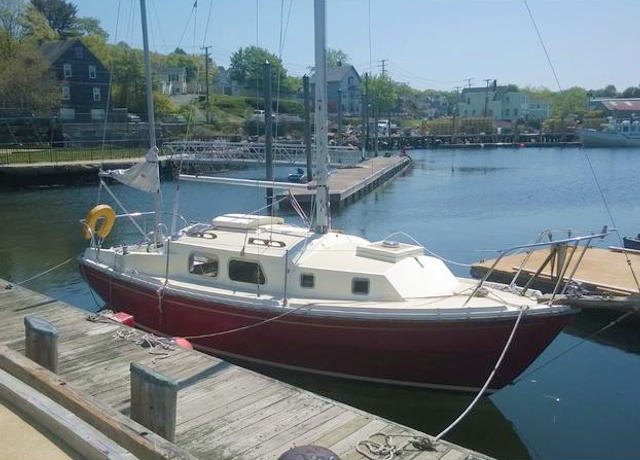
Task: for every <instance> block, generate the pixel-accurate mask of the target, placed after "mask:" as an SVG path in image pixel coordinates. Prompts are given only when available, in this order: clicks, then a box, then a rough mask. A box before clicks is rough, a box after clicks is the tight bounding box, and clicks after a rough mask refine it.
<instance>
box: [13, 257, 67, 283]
mask: <svg viewBox="0 0 640 460" xmlns="http://www.w3.org/2000/svg"><path fill="white" fill-rule="evenodd" d="M73 259H75V256H74V257H69V258H68V259H67V260H65V261H64V262H60V263H59V264H58V265H54V266H53V267H51V268H49V269H47V270H45V271H43V272H40V273H38V274H36V275H33V276H32V277H31V278H27V279H26V280H22V281H20V282H18V283H10V284H8V285H7V286H6V287H5V289H11V288H12V287H13V286H21V285H23V284H26V283H28V282H30V281H33V280H35V279H38V278H40V277H41V276H44V275H46V274H48V273H51V272H52V271H54V270H56V269H58V268H60V267H62V266H63V265H66V264H68V263H69V262H71V261H72V260H73Z"/></svg>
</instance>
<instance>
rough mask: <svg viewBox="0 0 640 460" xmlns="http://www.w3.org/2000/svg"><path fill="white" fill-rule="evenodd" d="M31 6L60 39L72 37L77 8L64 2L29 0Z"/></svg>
mask: <svg viewBox="0 0 640 460" xmlns="http://www.w3.org/2000/svg"><path fill="white" fill-rule="evenodd" d="M31 4H32V5H33V6H34V7H35V8H36V9H37V10H38V11H40V12H41V13H42V15H43V16H44V17H45V18H46V20H47V22H48V23H49V26H50V27H51V28H52V29H53V30H55V31H56V32H57V33H58V35H60V37H62V38H67V37H69V36H71V35H73V26H74V23H75V21H76V14H77V13H78V7H77V6H76V5H74V4H73V3H71V2H66V1H65V0H31Z"/></svg>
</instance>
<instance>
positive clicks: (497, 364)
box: [434, 306, 529, 442]
mask: <svg viewBox="0 0 640 460" xmlns="http://www.w3.org/2000/svg"><path fill="white" fill-rule="evenodd" d="M528 308H529V307H526V306H525V307H522V308H520V312H519V313H518V319H516V322H515V324H514V325H513V329H511V334H510V335H509V338H508V339H507V343H506V344H505V345H504V348H503V349H502V353H500V357H498V360H497V361H496V364H495V366H494V367H493V370H492V371H491V374H489V377H487V380H486V382H484V385H483V386H482V388H481V389H480V391H479V392H478V394H477V395H476V397H475V398H473V401H471V403H470V404H469V406H467V408H466V409H465V410H464V411H463V412H462V413H461V414H460V415H459V416H458V418H456V419H455V420H454V421H453V422H452V423H451V424H450V425H449V426H448V427H446V428H445V429H444V430H442V431H441V432H440V434H438V435H437V436H436V437H435V439H434V442H438V441H440V440H441V439H442V438H443V437H444V436H445V435H446V434H447V433H448V432H449V431H451V430H452V429H453V428H455V426H456V425H457V424H458V423H460V422H461V421H462V419H464V418H465V417H466V416H467V414H468V413H469V412H470V411H471V409H473V407H474V406H475V405H476V403H477V402H478V401H479V400H480V398H481V397H482V395H483V394H484V392H485V391H486V390H487V388H488V387H489V384H490V383H491V381H492V380H493V377H494V376H495V375H496V372H497V371H498V368H499V367H500V365H501V364H502V360H503V359H504V357H505V355H506V354H507V350H509V347H510V346H511V342H512V341H513V337H514V336H515V334H516V330H517V329H518V326H519V325H520V320H521V319H522V317H523V316H524V313H525V311H527V309H528Z"/></svg>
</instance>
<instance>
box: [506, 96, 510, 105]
mask: <svg viewBox="0 0 640 460" xmlns="http://www.w3.org/2000/svg"><path fill="white" fill-rule="evenodd" d="M506 100H507V104H508V103H509V96H507V97H506Z"/></svg>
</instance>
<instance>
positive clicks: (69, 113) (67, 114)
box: [60, 108, 76, 120]
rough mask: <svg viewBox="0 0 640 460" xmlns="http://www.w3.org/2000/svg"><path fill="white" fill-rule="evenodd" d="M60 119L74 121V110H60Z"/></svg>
mask: <svg viewBox="0 0 640 460" xmlns="http://www.w3.org/2000/svg"><path fill="white" fill-rule="evenodd" d="M60 118H62V119H63V120H74V119H75V118H76V111H75V109H67V108H62V109H60Z"/></svg>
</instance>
